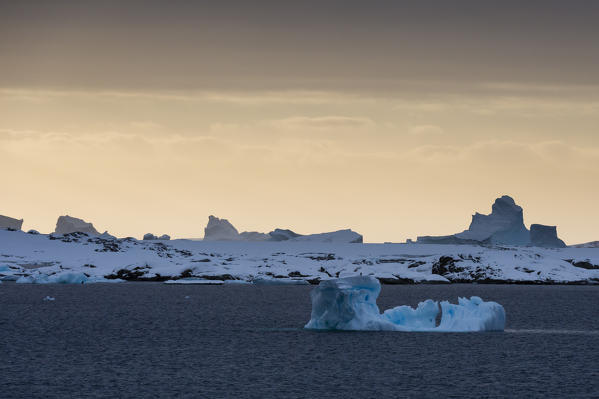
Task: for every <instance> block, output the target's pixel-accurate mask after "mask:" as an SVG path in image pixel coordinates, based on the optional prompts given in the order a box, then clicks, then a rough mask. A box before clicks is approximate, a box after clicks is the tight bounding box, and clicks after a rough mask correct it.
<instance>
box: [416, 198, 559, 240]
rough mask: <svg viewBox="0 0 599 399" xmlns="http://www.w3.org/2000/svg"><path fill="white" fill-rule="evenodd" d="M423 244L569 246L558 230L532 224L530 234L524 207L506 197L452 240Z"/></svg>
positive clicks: (475, 216)
mask: <svg viewBox="0 0 599 399" xmlns="http://www.w3.org/2000/svg"><path fill="white" fill-rule="evenodd" d="M417 242H419V243H422V244H477V243H478V244H491V245H517V246H528V245H532V246H539V247H546V248H563V247H565V246H566V244H565V243H564V242H563V241H562V240H560V239H559V238H558V237H557V228H556V227H555V226H544V225H540V224H533V225H532V226H531V230H530V231H529V230H528V229H527V228H526V226H525V225H524V214H523V210H522V207H520V206H518V205H517V204H516V202H515V201H514V199H513V198H512V197H510V196H507V195H504V196H502V197H500V198H497V199H496V200H495V202H494V203H493V206H492V211H491V213H490V214H489V215H483V214H480V213H478V212H477V213H475V214H474V215H473V216H472V222H471V223H470V227H469V228H468V230H465V231H463V232H461V233H457V234H453V235H449V236H421V237H418V239H417Z"/></svg>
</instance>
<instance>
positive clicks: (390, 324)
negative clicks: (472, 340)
mask: <svg viewBox="0 0 599 399" xmlns="http://www.w3.org/2000/svg"><path fill="white" fill-rule="evenodd" d="M380 292H381V284H380V283H379V281H378V280H377V279H376V278H374V277H371V276H356V277H347V278H341V279H335V280H326V281H323V282H321V283H320V285H319V286H317V287H315V288H314V290H312V293H311V296H312V315H311V319H310V321H309V322H308V324H306V326H305V328H307V329H314V330H371V331H431V332H432V331H437V332H470V331H503V329H504V328H505V310H504V309H503V306H501V305H500V304H498V303H496V302H485V301H483V300H482V299H481V298H479V297H476V296H473V297H471V298H470V299H467V298H459V300H458V304H451V303H449V302H447V301H443V302H441V311H442V314H441V322H440V323H439V325H436V319H437V315H438V313H439V303H438V302H436V301H433V300H430V299H428V300H426V301H424V302H420V303H419V304H418V307H416V309H414V308H412V307H411V306H398V307H395V308H393V309H388V310H386V311H385V312H384V313H382V314H381V313H380V311H379V307H378V306H377V304H376V299H377V298H378V296H379V293H380Z"/></svg>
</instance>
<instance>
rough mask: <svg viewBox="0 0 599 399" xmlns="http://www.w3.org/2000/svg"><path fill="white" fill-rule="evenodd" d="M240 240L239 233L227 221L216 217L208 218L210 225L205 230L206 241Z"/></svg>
mask: <svg viewBox="0 0 599 399" xmlns="http://www.w3.org/2000/svg"><path fill="white" fill-rule="evenodd" d="M238 239H239V232H238V231H237V229H236V228H235V227H233V225H232V224H231V223H229V221H228V220H227V219H219V218H217V217H216V216H212V215H210V216H209V217H208V225H207V226H206V228H205V229H204V241H235V240H238Z"/></svg>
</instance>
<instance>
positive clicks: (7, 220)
mask: <svg viewBox="0 0 599 399" xmlns="http://www.w3.org/2000/svg"><path fill="white" fill-rule="evenodd" d="M22 226H23V219H15V218H11V217H8V216H3V215H0V229H12V230H21V227H22Z"/></svg>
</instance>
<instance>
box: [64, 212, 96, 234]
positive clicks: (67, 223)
mask: <svg viewBox="0 0 599 399" xmlns="http://www.w3.org/2000/svg"><path fill="white" fill-rule="evenodd" d="M54 233H55V234H59V235H63V234H69V233H86V234H93V235H100V233H99V232H98V231H97V230H96V229H95V228H94V225H93V224H91V223H88V222H86V221H84V220H83V219H78V218H74V217H71V216H69V215H66V216H59V217H58V221H57V222H56V230H54Z"/></svg>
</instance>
